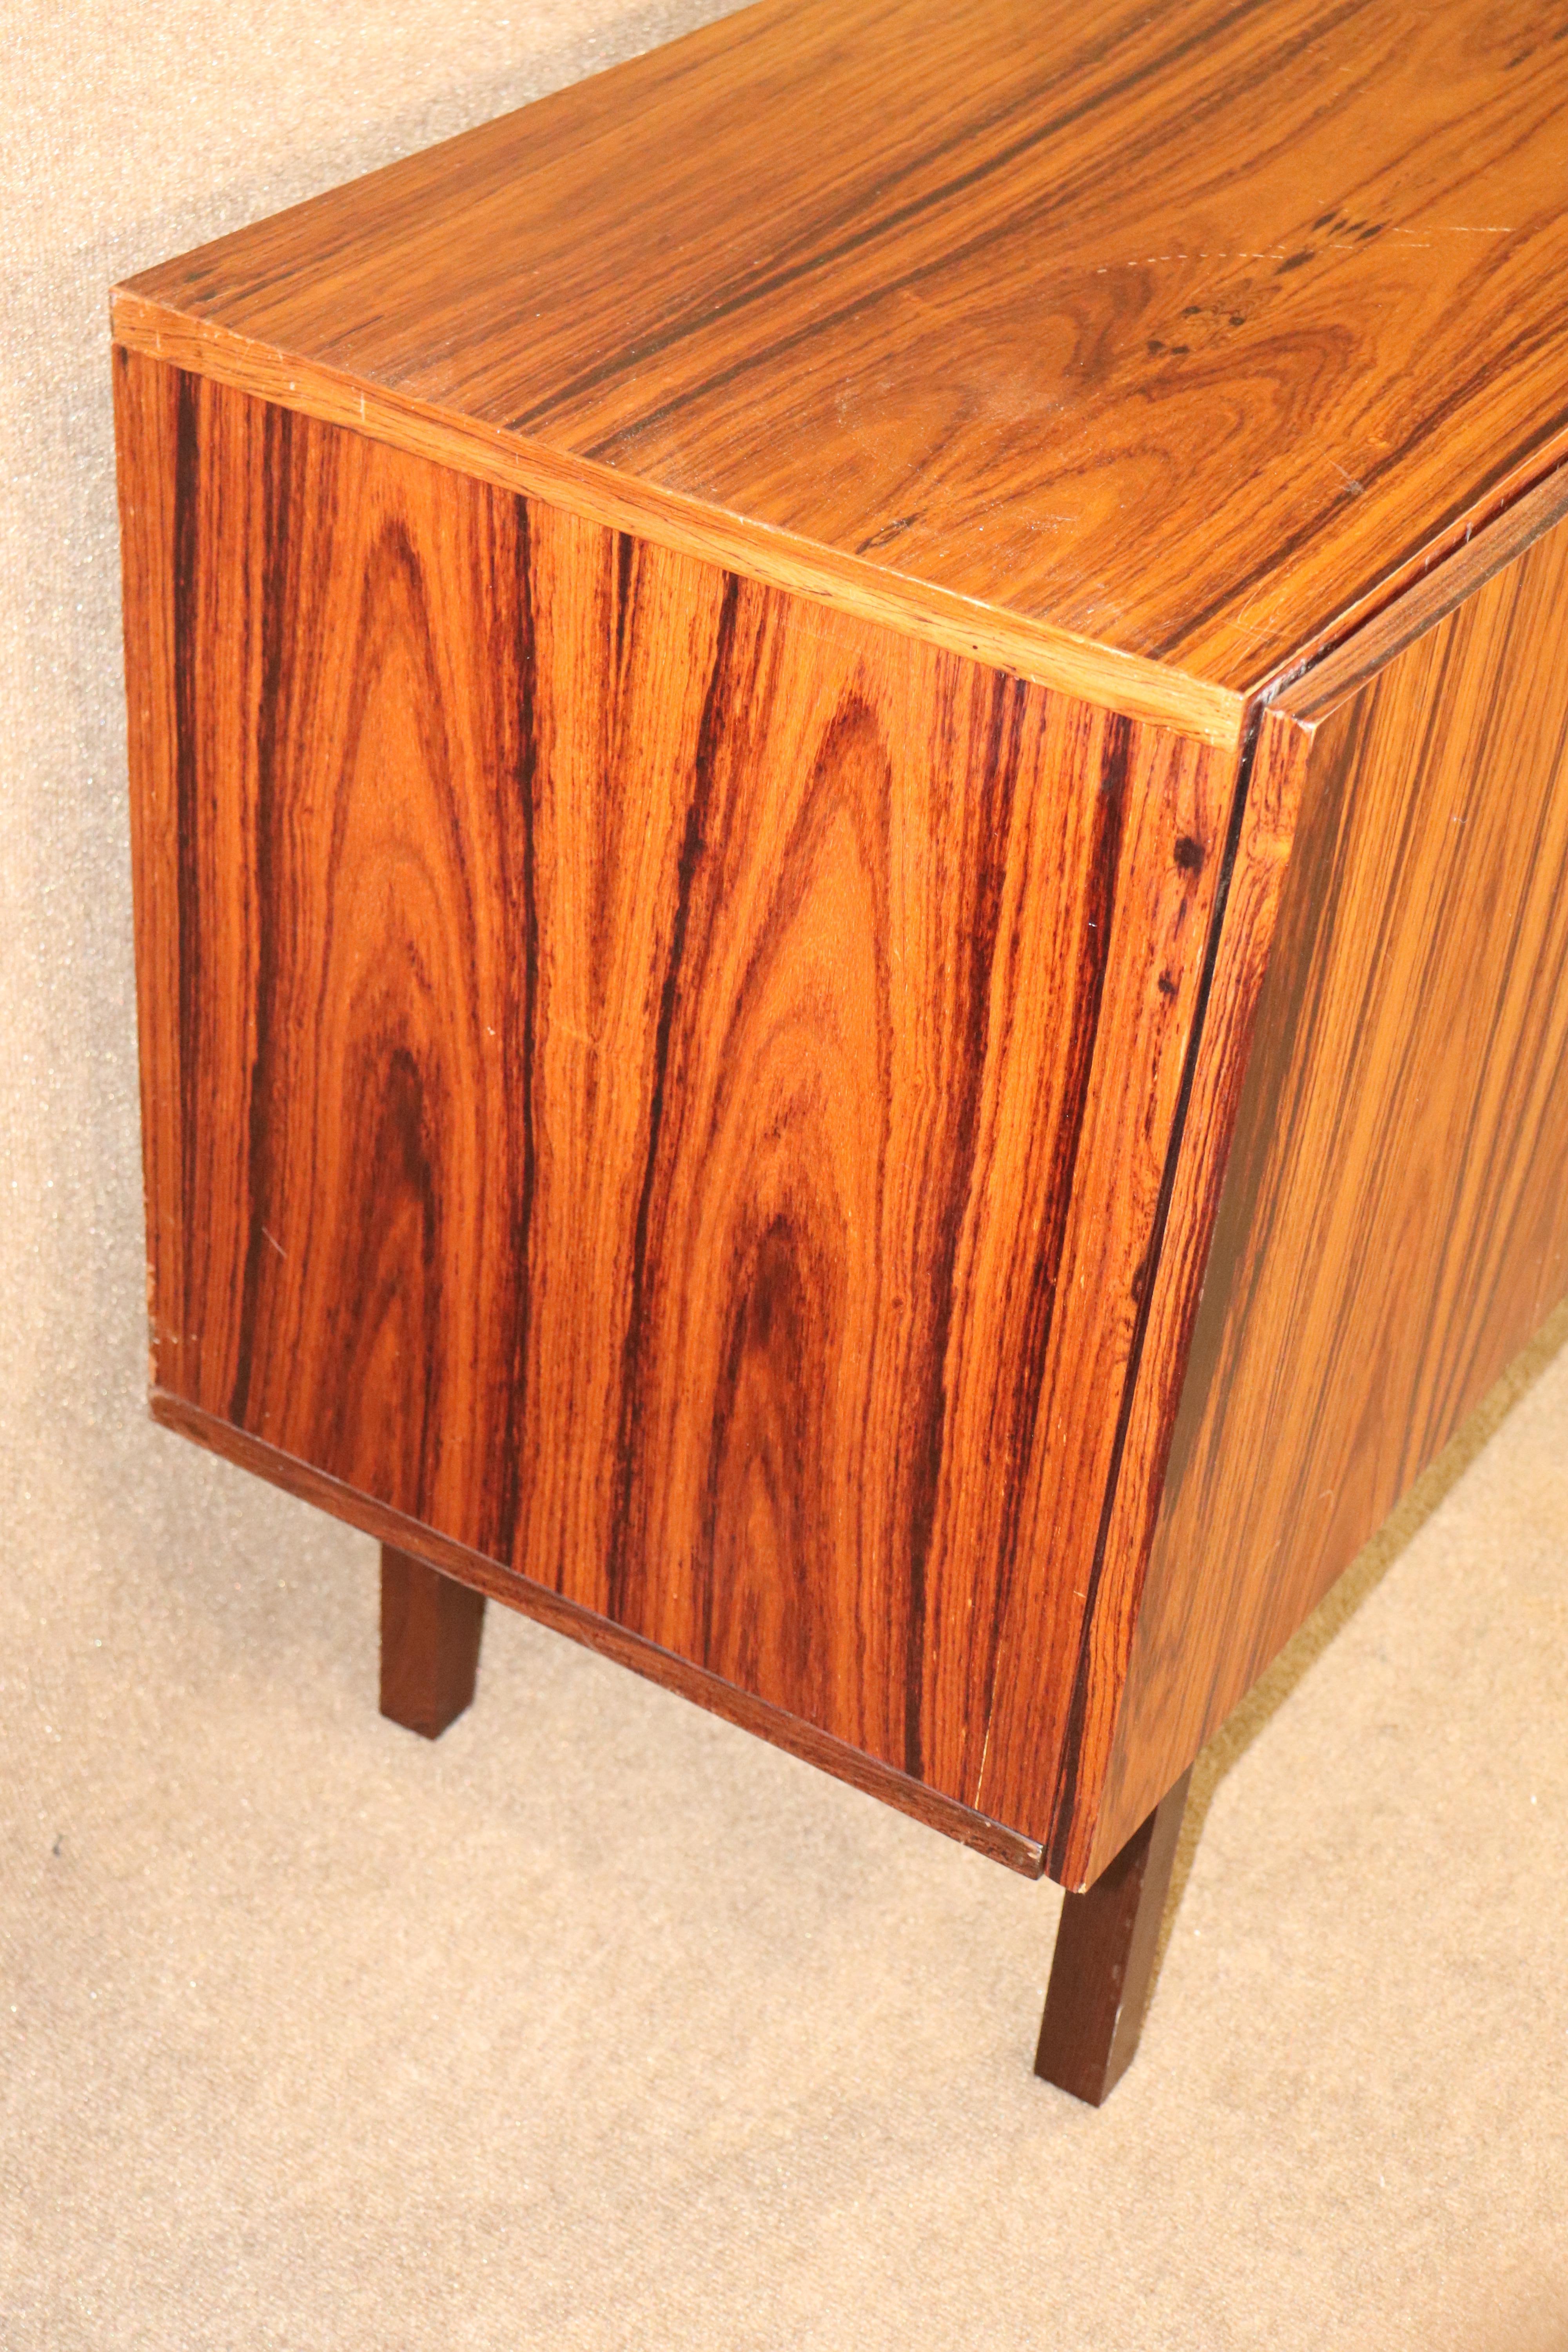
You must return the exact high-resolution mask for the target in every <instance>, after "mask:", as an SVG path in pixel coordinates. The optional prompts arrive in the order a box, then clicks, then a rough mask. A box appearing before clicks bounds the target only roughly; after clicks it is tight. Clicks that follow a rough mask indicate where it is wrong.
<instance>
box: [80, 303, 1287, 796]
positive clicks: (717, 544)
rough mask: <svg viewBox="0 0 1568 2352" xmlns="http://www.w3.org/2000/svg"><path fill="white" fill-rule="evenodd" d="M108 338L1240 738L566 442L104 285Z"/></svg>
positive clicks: (1092, 659) (1010, 630)
mask: <svg viewBox="0 0 1568 2352" xmlns="http://www.w3.org/2000/svg"><path fill="white" fill-rule="evenodd" d="M111 316H112V322H113V333H114V340H115V341H116V342H117V343H118V344H120V345H121V346H122V347H123V348H125V349H127V350H130V351H138V352H143V353H145V354H146V356H147V357H149V358H151V359H155V360H161V361H163V362H164V364H165V365H168V366H172V367H177V368H183V369H184V370H185V371H186V372H187V373H191V374H195V375H203V376H207V377H209V378H211V380H212V381H213V382H215V383H223V384H226V385H228V386H229V387H230V389H231V390H234V391H237V392H243V393H247V394H250V395H251V397H252V398H254V399H258V400H265V401H269V402H271V403H272V404H274V405H275V406H279V407H283V408H291V409H294V410H296V411H298V412H299V413H300V415H306V416H313V417H316V418H317V419H319V420H320V421H321V423H323V424H327V425H339V426H342V427H343V428H344V429H345V430H347V431H350V432H359V433H363V434H365V435H366V436H368V437H369V438H371V439H373V440H377V441H383V442H385V443H387V444H389V445H390V446H392V447H394V448H398V449H405V450H407V451H409V452H410V453H411V454H413V455H415V456H416V457H427V458H431V459H433V460H435V461H436V462H437V464H440V465H444V466H447V467H451V468H452V469H453V470H454V471H456V472H459V473H463V474H468V475H472V476H475V477H477V478H479V480H481V481H487V482H490V483H492V484H494V485H495V486H496V487H497V488H500V489H504V490H510V491H513V492H516V493H518V494H520V495H521V496H524V497H533V498H539V499H545V500H547V501H548V502H549V503H550V504H552V505H553V506H557V507H560V508H562V509H564V510H566V511H567V512H570V513H574V514H578V515H581V516H583V517H584V518H585V519H586V520H590V521H593V522H597V523H601V524H604V525H605V527H606V528H608V529H610V530H622V531H626V532H629V533H631V534H632V535H633V536H635V537H637V538H638V539H645V540H647V541H650V542H652V543H653V544H654V545H656V546H661V547H666V548H669V549H672V550H674V551H676V552H678V553H680V554H685V555H695V556H697V557H699V558H700V560H701V561H703V562H709V563H712V564H716V565H718V566H719V567H721V569H723V570H725V571H729V572H739V573H741V574H742V576H743V577H745V578H748V579H753V580H759V581H762V582H763V583H765V584H766V585H768V586H769V587H773V588H782V589H784V590H785V591H786V592H787V593H790V594H792V595H796V596H800V597H804V598H807V599H809V600H811V601H814V602H816V603H819V604H827V605H830V606H832V607H834V608H836V609H838V610H841V611H845V612H849V613H854V614H858V616H859V617H860V618H862V619H864V620H868V621H873V622H877V623H879V624H880V625H882V626H884V627H889V628H893V629H896V630H900V631H902V632H903V633H904V634H905V635H913V636H918V637H921V638H922V639H923V640H924V641H925V642H927V643H928V644H931V645H935V646H941V647H942V648H943V649H944V650H945V651H948V652H951V653H956V654H960V655H962V656H964V657H965V658H966V659H969V660H972V661H976V662H980V663H983V664H984V665H985V666H986V667H989V668H992V669H1000V670H1005V671H1006V672H1008V673H1009V674H1011V675H1014V676H1016V677H1023V678H1026V679H1028V680H1030V681H1031V682H1032V683H1034V684H1037V685H1040V686H1044V687H1047V688H1053V689H1055V690H1056V691H1057V692H1058V693H1064V694H1071V695H1074V696H1076V697H1078V698H1079V699H1080V700H1082V701H1085V702H1089V703H1093V704H1094V705H1096V706H1097V707H1098V708H1100V709H1107V710H1114V711H1118V712H1120V713H1121V714H1122V715H1123V716H1125V717H1127V718H1130V719H1142V720H1147V721H1150V722H1152V723H1153V724H1155V725H1158V726H1163V727H1168V728H1170V729H1171V730H1173V732H1174V733H1177V734H1180V735H1186V736H1191V737H1193V738H1194V739H1195V740H1198V741H1200V742H1205V743H1210V744H1213V745H1215V747H1216V748H1217V749H1220V750H1224V751H1234V750H1236V749H1237V747H1238V746H1239V744H1240V741H1241V735H1242V730H1243V725H1244V722H1245V718H1246V711H1247V700H1246V698H1245V697H1243V696H1242V695H1240V694H1238V693H1237V692H1236V691H1234V690H1233V689H1232V688H1228V687H1222V686H1215V685H1212V684H1210V683H1209V682H1208V681H1206V680H1205V679H1203V678H1198V677H1191V676H1189V675H1188V674H1187V673H1186V672H1184V671H1182V670H1177V669H1173V668H1171V667H1168V666H1167V665H1165V664H1163V663H1160V662H1152V661H1146V660H1142V659H1140V658H1139V657H1138V656H1136V655H1132V654H1122V653H1118V652H1115V651H1114V650H1113V649H1111V648H1110V647H1108V646H1100V645H1096V644H1094V643H1093V642H1092V641H1091V640H1089V639H1087V638H1082V637H1077V636H1073V635H1070V634H1068V632H1067V631H1065V630H1058V629H1053V628H1051V627H1050V626H1049V625H1047V624H1046V623H1044V622H1037V621H1030V620H1027V619H1025V618H1022V617H1020V616H1019V615H1016V614H1008V613H1005V612H1004V611H1002V610H1001V609H999V608H998V607H996V606H994V605H983V604H973V603H971V602H970V601H969V600H968V599H966V598H964V597H962V596H958V595H955V594H953V593H951V592H949V591H946V590H943V589H940V588H936V587H932V586H931V585H929V584H928V583H922V582H921V581H918V580H913V579H910V578H909V577H908V576H906V575H904V574H901V573H899V572H889V571H887V570H885V569H884V568H882V567H881V566H879V565H876V564H872V563H868V562H865V561H864V560H863V559H859V558H856V557H854V556H851V555H847V554H844V553H841V552H839V551H837V550H835V549H832V548H827V547H822V546H819V545H816V544H815V543H813V542H812V541H803V540H797V539H794V538H792V537H790V536H788V535H787V534H786V533H784V532H782V531H779V530H773V529H772V528H770V527H769V526H767V525H765V524H762V523H756V522H750V521H747V520H745V519H744V518H743V517H742V516H740V515H735V514H731V513H729V512H727V511H725V510H723V509H718V508H712V507H705V506H703V505H702V504H701V503H700V501H698V500H696V499H683V498H680V497H679V496H678V495H676V494H675V493H673V492H671V491H668V490H663V489H659V488H655V487H654V486H652V485H651V484H648V483H644V482H639V481H637V480H635V479H634V478H632V477H630V476H628V475H626V474H622V473H618V472H617V471H616V469H615V468H614V467H608V466H604V465H599V464H595V463H593V462H591V461H589V460H587V459H583V458H577V457H567V456H564V455H563V454H562V453H560V452H558V451H555V450H551V449H546V448H543V447H542V446H539V445H538V444H537V443H534V442H530V441H524V440H521V439H520V438H517V437H515V436H511V435H509V434H506V433H503V432H501V431H500V429H498V428H489V427H486V426H483V425H478V424H476V423H475V422H474V421H473V420H472V419H471V418H468V417H463V416H459V415H454V414H453V413H452V412H450V411H447V410H443V409H440V408H437V407H435V406H433V405H431V404H426V403H425V402H423V401H414V400H409V399H406V398H405V397H403V396H402V395H400V394H396V393H394V392H391V391H388V390H387V389H386V388H385V387H384V386H379V385H372V384H365V383H360V382H359V381H357V380H356V379H355V378H353V377H352V376H349V375H346V374H343V373H340V372H338V371H337V370H335V369H331V368H327V367H323V366H321V365H320V364H319V363H317V362H307V361H303V360H294V359H291V358H290V357H289V354H288V353H287V352H280V351H277V350H274V349H273V348H272V347H271V346H270V345H268V344H265V343H258V342H255V341H251V340H249V339H248V338H247V337H245V336H241V335H237V334H235V333H233V332H232V331H230V330H228V329H226V328H222V327H217V326H214V325H211V324H208V323H206V322H204V321H202V320H194V319H190V318H187V317H185V316H184V315H183V314H182V313H179V312H176V311H171V310H164V309H163V308H162V307H161V306H160V305H158V304H156V303H152V302H149V301H147V300H146V299H144V298H142V297H141V296H139V295H135V294H131V293H127V292H126V291H125V290H124V289H118V288H117V289H115V291H114V294H113V296H112V298H111Z"/></svg>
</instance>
